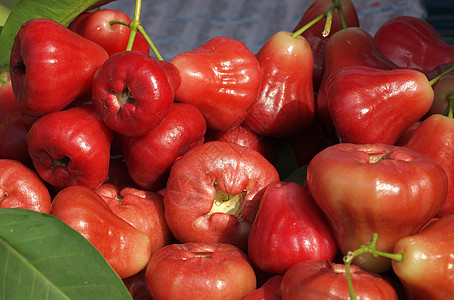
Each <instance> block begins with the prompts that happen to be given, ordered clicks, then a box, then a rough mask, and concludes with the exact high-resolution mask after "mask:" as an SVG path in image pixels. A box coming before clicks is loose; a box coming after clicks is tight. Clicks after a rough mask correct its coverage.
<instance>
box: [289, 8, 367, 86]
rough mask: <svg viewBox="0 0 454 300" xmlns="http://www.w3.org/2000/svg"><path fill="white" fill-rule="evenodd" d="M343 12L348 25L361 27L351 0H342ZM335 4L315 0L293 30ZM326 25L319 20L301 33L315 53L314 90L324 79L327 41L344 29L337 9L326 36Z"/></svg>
mask: <svg viewBox="0 0 454 300" xmlns="http://www.w3.org/2000/svg"><path fill="white" fill-rule="evenodd" d="M340 3H341V5H342V13H343V14H344V18H345V21H346V23H347V27H359V19H358V14H357V12H356V8H355V6H354V5H353V2H352V1H351V0H341V1H340ZM332 5H333V1H332V0H315V1H313V2H312V4H311V5H310V6H309V7H308V8H307V9H306V11H305V12H304V14H303V16H302V17H301V19H300V20H299V22H298V24H297V25H296V26H295V28H294V29H293V32H295V31H297V30H298V29H300V28H301V27H303V26H304V25H306V24H307V23H309V22H310V21H312V20H313V19H315V18H316V17H318V16H319V15H321V14H322V13H324V12H325V11H326V10H328V9H329V8H330V7H331V6H332ZM324 26H325V22H324V20H322V21H320V22H317V23H316V24H314V25H313V26H311V27H310V28H308V29H307V30H306V31H304V32H303V33H302V34H301V35H302V36H303V37H304V38H306V39H307V41H308V42H309V44H310V45H311V49H312V53H313V54H314V71H313V84H314V91H318V90H319V87H320V83H321V81H322V77H323V72H324V65H325V47H326V42H327V41H328V38H329V36H330V35H332V34H334V33H335V32H337V31H339V30H341V29H342V24H341V22H340V19H339V14H338V13H337V11H335V12H334V13H333V23H332V25H331V31H330V35H328V37H324V36H323V35H322V32H323V29H324Z"/></svg>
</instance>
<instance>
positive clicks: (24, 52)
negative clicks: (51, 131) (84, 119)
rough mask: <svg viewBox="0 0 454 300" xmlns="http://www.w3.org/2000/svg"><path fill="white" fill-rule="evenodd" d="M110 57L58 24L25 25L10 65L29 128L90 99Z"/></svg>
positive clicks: (45, 21) (35, 21) (46, 21)
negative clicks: (80, 100) (98, 73)
mask: <svg viewBox="0 0 454 300" xmlns="http://www.w3.org/2000/svg"><path fill="white" fill-rule="evenodd" d="M50 33H51V34H50ZM108 57H109V55H108V54H107V52H106V50H104V48H103V47H101V46H100V45H98V44H96V43H94V42H92V41H90V40H88V39H86V38H84V37H82V36H80V35H79V34H77V33H75V32H73V31H71V30H69V29H68V28H66V27H65V26H63V25H61V24H60V23H58V22H56V21H54V20H50V19H40V18H38V19H32V20H29V21H27V22H25V23H24V24H23V25H22V26H21V28H20V29H19V31H18V32H17V34H16V36H15V39H14V44H13V46H12V49H11V60H10V65H11V81H12V83H13V91H14V95H15V96H16V100H17V102H18V103H19V106H20V108H21V111H22V114H23V115H24V119H25V122H26V127H27V128H29V127H30V126H31V124H32V123H33V122H34V121H35V120H36V119H37V118H39V117H41V116H43V115H45V114H47V113H50V112H54V111H59V110H61V109H63V108H64V107H66V106H68V105H69V104H70V103H71V102H72V101H74V100H75V99H76V98H78V97H81V96H84V95H90V94H91V84H92V81H93V76H94V74H95V72H96V70H97V69H98V68H99V67H100V66H101V65H102V64H103V63H104V62H105V60H106V59H107V58H108Z"/></svg>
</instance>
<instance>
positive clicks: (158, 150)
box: [117, 103, 206, 191]
mask: <svg viewBox="0 0 454 300" xmlns="http://www.w3.org/2000/svg"><path fill="white" fill-rule="evenodd" d="M205 132H206V122H205V118H204V117H203V115H202V113H201V112H200V111H199V110H198V109H197V108H196V107H195V106H194V105H191V104H187V103H173V104H172V105H171V108H170V112H169V114H168V115H167V116H166V117H165V119H164V120H163V121H162V122H161V124H159V125H158V127H157V128H155V129H153V130H152V131H151V132H149V133H148V134H146V135H144V136H141V137H128V136H124V135H117V144H118V146H119V147H120V149H121V150H122V152H123V154H124V156H125V160H126V166H127V167H128V171H129V175H130V176H131V178H132V179H133V180H134V182H135V183H136V184H137V185H138V186H139V187H141V188H143V189H147V190H153V191H155V190H157V189H161V188H163V187H165V185H166V181H167V178H168V176H169V172H170V168H171V166H172V164H173V163H174V161H175V160H176V159H177V158H178V157H179V156H181V155H183V154H184V153H185V152H186V151H188V150H189V149H191V148H192V147H195V146H197V145H200V144H202V143H203V141H204V135H205Z"/></svg>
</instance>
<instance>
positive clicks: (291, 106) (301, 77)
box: [245, 31, 315, 138]
mask: <svg viewBox="0 0 454 300" xmlns="http://www.w3.org/2000/svg"><path fill="white" fill-rule="evenodd" d="M256 57H257V60H258V62H259V64H260V69H261V71H262V82H261V85H260V89H259V92H258V95H257V99H256V100H255V101H254V103H252V105H251V107H249V109H248V114H247V116H246V119H245V123H246V124H247V125H248V126H249V127H250V128H251V129H252V130H253V131H255V132H256V133H258V134H259V135H262V136H273V137H279V138H283V137H294V136H297V135H298V134H300V133H302V132H303V131H304V130H305V129H307V128H308V127H309V126H310V125H311V123H312V121H313V120H314V116H315V101H314V88H313V84H312V69H313V56H312V50H311V47H310V45H309V43H308V42H307V40H306V39H305V38H304V37H302V36H298V37H296V38H294V37H292V33H291V32H288V31H280V32H277V33H275V34H274V35H273V36H271V37H270V38H269V39H268V41H267V42H266V43H265V44H264V45H263V46H262V47H261V48H260V50H259V52H258V53H257V54H256Z"/></svg>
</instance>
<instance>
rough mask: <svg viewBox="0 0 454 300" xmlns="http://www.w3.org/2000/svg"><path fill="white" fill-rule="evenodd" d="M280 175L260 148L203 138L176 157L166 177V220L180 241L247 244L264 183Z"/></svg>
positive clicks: (241, 245)
mask: <svg viewBox="0 0 454 300" xmlns="http://www.w3.org/2000/svg"><path fill="white" fill-rule="evenodd" d="M278 180H279V175H278V173H277V171H276V169H275V167H274V166H273V165H272V164H271V163H270V162H269V161H268V160H267V159H266V158H264V157H263V155H261V154H260V153H259V152H257V151H254V150H251V149H248V148H246V147H243V146H240V145H238V144H234V143H227V142H221V141H213V142H207V143H205V144H203V145H199V146H197V147H194V148H192V149H191V150H189V151H188V152H186V153H185V154H184V155H183V156H182V157H181V158H180V159H179V160H177V161H176V162H175V163H174V164H173V166H172V168H171V170H170V175H169V179H168V180H167V185H166V192H165V195H164V207H165V216H166V220H167V224H168V225H169V227H170V230H171V231H172V233H173V234H174V236H175V238H176V239H177V240H178V241H180V243H186V242H202V243H218V242H219V243H231V244H233V245H235V246H237V247H239V248H241V249H242V250H246V248H247V241H248V235H249V230H250V228H251V225H252V222H253V221H254V219H255V216H256V213H257V209H258V206H259V203H260V200H261V197H262V194H263V192H264V189H265V187H266V186H267V185H268V184H270V183H271V182H275V181H278Z"/></svg>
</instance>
